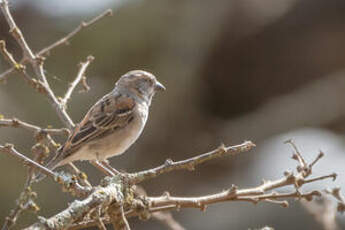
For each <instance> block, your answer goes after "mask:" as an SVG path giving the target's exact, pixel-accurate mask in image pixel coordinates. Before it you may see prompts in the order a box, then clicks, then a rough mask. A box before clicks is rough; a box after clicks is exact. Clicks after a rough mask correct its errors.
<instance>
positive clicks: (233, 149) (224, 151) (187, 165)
mask: <svg viewBox="0 0 345 230" xmlns="http://www.w3.org/2000/svg"><path fill="white" fill-rule="evenodd" d="M254 147H255V145H254V143H253V142H251V141H246V142H244V143H243V144H240V145H236V146H230V147H226V146H224V145H221V146H220V147H219V148H217V149H215V150H213V151H211V152H208V153H204V154H201V155H198V156H195V157H192V158H189V159H187V160H183V161H177V162H173V161H172V160H171V159H167V160H166V161H165V163H164V164H163V165H161V166H158V167H156V168H153V169H149V170H145V171H142V172H137V173H134V174H129V175H128V177H129V178H131V179H130V181H131V182H132V183H133V184H137V183H140V182H142V181H144V180H147V179H150V178H154V177H157V176H159V175H161V174H163V173H168V172H171V171H174V170H181V169H187V170H191V171H192V170H194V169H195V166H196V165H199V164H201V163H203V162H205V161H208V160H211V159H214V158H220V157H224V156H231V155H236V154H238V153H241V152H244V151H249V150H251V149H252V148H254Z"/></svg>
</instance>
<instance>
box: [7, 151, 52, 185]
mask: <svg viewBox="0 0 345 230" xmlns="http://www.w3.org/2000/svg"><path fill="white" fill-rule="evenodd" d="M0 151H1V152H4V153H7V154H9V155H13V156H15V157H17V158H19V159H20V160H22V161H23V162H24V164H26V165H29V166H30V167H32V168H35V169H36V170H38V171H40V172H42V173H43V174H45V175H47V176H49V177H51V178H53V179H54V178H55V176H56V174H55V173H54V172H53V171H51V170H50V169H47V168H46V167H43V166H42V165H40V164H38V163H37V162H35V161H33V160H31V159H30V158H28V157H26V156H25V155H23V154H21V153H20V152H18V151H17V150H16V149H15V148H14V146H13V145H12V144H5V146H3V145H0Z"/></svg>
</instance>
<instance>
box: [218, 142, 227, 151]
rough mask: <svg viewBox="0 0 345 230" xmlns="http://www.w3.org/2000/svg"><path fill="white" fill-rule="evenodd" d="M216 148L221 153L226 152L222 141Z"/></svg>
mask: <svg viewBox="0 0 345 230" xmlns="http://www.w3.org/2000/svg"><path fill="white" fill-rule="evenodd" d="M217 150H218V151H219V152H221V153H226V152H227V150H226V147H225V145H224V143H221V144H220V146H219V147H218V148H217Z"/></svg>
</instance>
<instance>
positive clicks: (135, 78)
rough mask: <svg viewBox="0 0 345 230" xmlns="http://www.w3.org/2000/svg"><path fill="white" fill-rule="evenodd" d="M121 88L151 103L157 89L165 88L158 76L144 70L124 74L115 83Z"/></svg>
mask: <svg viewBox="0 0 345 230" xmlns="http://www.w3.org/2000/svg"><path fill="white" fill-rule="evenodd" d="M115 86H116V87H117V88H118V89H119V90H127V91H128V92H130V93H133V94H134V95H137V96H138V97H139V98H142V99H144V100H146V101H147V102H148V103H149V104H150V102H151V99H152V97H153V95H154V94H155V93H156V92H157V91H163V90H165V87H164V86H163V84H161V83H160V82H159V81H157V79H156V77H155V76H154V75H153V74H151V73H149V72H146V71H143V70H133V71H130V72H128V73H126V74H125V75H123V76H122V77H121V78H120V79H119V80H118V81H117V82H116V85H115Z"/></svg>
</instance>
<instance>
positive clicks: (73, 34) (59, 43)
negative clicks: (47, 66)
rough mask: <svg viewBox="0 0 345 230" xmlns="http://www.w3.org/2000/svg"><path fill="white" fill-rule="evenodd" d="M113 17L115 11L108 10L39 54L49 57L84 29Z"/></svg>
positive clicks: (83, 23) (82, 24) (81, 24)
mask: <svg viewBox="0 0 345 230" xmlns="http://www.w3.org/2000/svg"><path fill="white" fill-rule="evenodd" d="M112 15H113V11H112V10H111V9H107V10H105V11H104V12H102V13H101V14H100V15H98V16H96V17H94V18H93V19H91V20H90V21H88V22H81V23H80V25H79V26H78V27H77V28H75V29H74V30H73V31H71V32H70V33H69V34H67V35H66V36H64V37H62V38H61V39H59V40H58V41H56V42H54V43H53V44H51V45H50V46H47V47H45V48H43V49H42V50H41V51H39V52H38V53H37V54H38V55H39V56H42V55H47V54H48V53H49V52H50V51H51V50H53V49H55V48H56V47H58V46H61V45H63V44H67V43H68V42H69V40H70V39H71V38H72V37H74V36H75V35H76V34H77V33H79V32H80V31H82V30H83V29H85V28H87V27H89V26H92V25H93V24H95V23H96V22H98V21H100V20H101V19H103V18H105V17H107V16H112Z"/></svg>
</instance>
